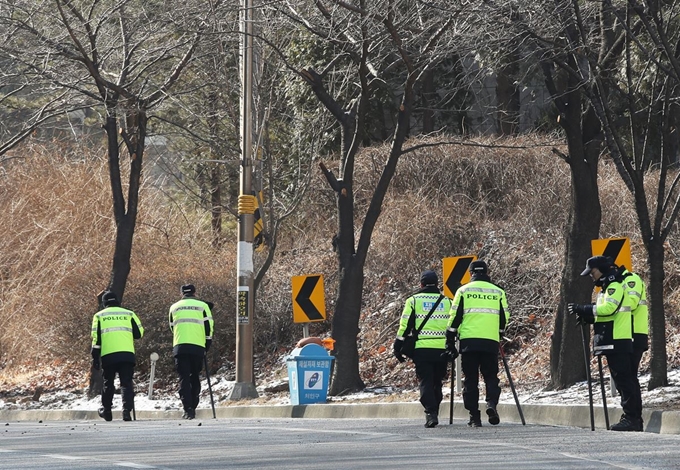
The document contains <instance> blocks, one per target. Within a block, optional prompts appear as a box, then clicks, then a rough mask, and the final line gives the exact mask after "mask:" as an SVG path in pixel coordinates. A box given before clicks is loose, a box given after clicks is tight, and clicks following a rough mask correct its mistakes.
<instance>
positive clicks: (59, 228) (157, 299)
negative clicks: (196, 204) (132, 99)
mask: <svg viewBox="0 0 680 470" xmlns="http://www.w3.org/2000/svg"><path fill="white" fill-rule="evenodd" d="M503 143H504V144H506V145H512V144H514V145H522V144H528V143H531V142H530V141H529V140H528V139H526V138H524V139H522V138H520V139H515V140H507V141H504V142H503ZM78 151H79V152H82V154H81V155H79V156H78V157H77V158H76V157H75V156H74V154H73V152H74V151H73V150H70V149H59V150H55V149H54V148H51V149H45V148H39V147H31V148H26V149H24V151H23V155H24V156H25V158H24V159H22V160H13V161H11V162H10V164H6V165H5V166H4V167H3V168H2V173H1V174H0V178H2V184H1V185H0V206H1V210H2V213H3V222H4V223H3V225H2V229H1V230H2V233H1V236H0V275H1V276H2V277H1V280H2V285H1V287H0V289H1V290H0V320H1V321H2V325H3V328H2V330H1V331H0V368H1V369H2V371H3V373H2V375H3V380H6V381H8V382H11V383H13V384H14V385H17V384H20V383H22V382H23V383H28V382H36V381H37V380H39V378H36V377H39V375H40V373H41V370H42V368H41V364H43V365H44V364H50V365H52V366H56V367H58V368H61V370H64V371H65V372H67V373H68V374H69V375H70V377H71V379H73V378H74V377H75V378H77V381H78V382H79V384H80V385H82V382H83V381H85V380H86V373H87V371H88V363H89V344H90V339H89V328H90V321H91V316H92V314H93V313H94V312H95V310H96V305H95V294H96V293H97V292H99V291H100V290H101V289H102V288H103V287H104V286H105V285H106V283H107V280H108V275H109V270H110V264H111V253H112V249H113V236H114V224H113V221H112V218H111V208H110V205H111V197H110V189H109V186H108V176H107V169H106V161H105V159H104V158H103V157H102V156H101V153H96V152H91V153H88V152H87V151H84V150H82V149H79V150H78ZM387 152H388V149H387V148H386V147H376V148H372V149H367V150H365V151H363V152H362V154H361V155H360V157H359V159H358V162H357V165H358V171H357V175H358V176H357V180H356V182H355V189H356V201H357V205H358V211H357V220H361V218H362V217H363V212H364V211H365V209H366V206H367V204H368V202H369V200H370V199H369V198H370V196H371V193H372V188H373V187H374V185H375V182H376V181H377V179H378V178H379V171H380V169H381V164H382V162H383V161H384V159H385V155H386V154H387ZM326 163H327V165H328V166H329V167H331V166H332V164H331V163H332V162H326ZM600 185H601V195H602V197H601V199H602V206H603V212H604V214H603V224H602V230H601V237H603V238H605V237H610V236H628V237H630V238H631V241H632V246H633V258H634V263H635V266H636V267H637V268H642V269H641V271H642V273H643V274H644V268H643V267H644V265H645V263H644V250H643V247H642V245H641V242H640V238H639V235H638V230H637V219H636V217H635V215H634V212H633V210H632V204H631V201H630V197H629V196H628V194H627V192H626V189H625V187H624V186H623V185H622V183H620V179H619V177H618V175H616V173H615V170H614V167H613V166H612V165H611V164H609V163H607V162H603V164H602V165H601V176H600ZM174 196H175V197H174V198H173V199H172V202H170V201H169V200H168V199H167V197H166V195H165V194H164V193H163V192H160V191H158V190H157V189H155V188H153V187H151V186H148V185H147V186H144V189H143V194H142V197H141V207H140V216H139V222H138V228H137V233H136V235H135V241H134V247H133V259H132V272H131V274H130V278H129V282H128V287H127V290H126V293H125V299H124V305H125V306H127V307H129V308H132V309H133V310H135V311H136V312H137V313H138V314H139V316H140V318H141V320H142V322H143V324H144V326H145V328H146V334H145V337H144V339H142V340H141V341H140V342H139V344H138V357H139V366H138V371H139V372H140V373H141V374H146V373H147V371H148V359H147V358H148V355H149V353H150V352H152V351H157V352H159V353H160V354H161V360H160V363H159V368H160V370H159V375H158V376H159V377H160V380H161V382H163V381H164V380H165V381H172V380H174V374H173V373H172V361H171V357H170V350H171V337H170V331H169V329H168V327H167V319H166V316H167V309H168V307H169V305H170V304H172V303H173V302H174V301H175V300H176V299H177V298H178V297H179V295H178V288H179V286H180V285H181V284H182V283H184V282H193V283H195V284H196V286H197V288H198V291H199V295H200V296H202V297H204V298H205V299H207V300H211V301H213V302H215V304H216V308H215V311H214V315H215V320H216V326H217V329H216V335H215V336H216V337H215V341H214V347H213V349H212V350H211V357H210V360H211V364H214V366H213V367H214V368H216V369H217V368H221V371H222V372H224V371H227V373H229V371H232V370H233V361H234V336H235V307H236V301H235V295H234V293H235V290H236V279H235V272H236V267H235V250H236V243H235V242H236V236H235V235H233V240H234V243H233V244H232V243H226V244H225V246H224V247H223V248H222V249H220V250H215V249H213V248H212V247H211V245H210V233H209V219H208V215H207V214H203V213H197V212H196V210H195V209H194V208H192V206H191V205H183V204H182V203H180V202H178V201H181V197H179V196H178V195H176V194H175V195H174ZM569 202H570V198H569V172H568V168H567V165H566V164H565V163H564V162H562V161H561V160H559V158H558V157H556V156H555V155H554V154H553V153H551V151H550V148H549V147H543V148H524V149H514V150H513V149H497V150H492V149H488V148H481V147H460V146H451V147H437V148H430V149H426V150H425V149H424V150H420V151H418V152H417V153H414V154H408V155H406V156H404V157H403V159H402V161H401V162H400V163H399V166H398V169H397V174H396V176H395V179H394V184H393V185H392V186H391V188H390V190H389V194H388V196H387V198H386V200H385V204H384V207H383V211H382V214H381V216H380V219H379V223H378V225H377V227H376V231H375V233H374V236H373V242H372V245H371V249H370V252H369V257H368V261H367V264H366V268H365V276H366V281H365V291H364V302H363V303H364V307H363V312H362V320H361V324H360V327H361V332H360V334H359V341H360V345H361V349H360V355H361V370H362V376H363V378H364V380H365V381H366V383H367V384H370V385H380V384H391V385H408V386H412V385H413V374H411V373H410V371H406V369H405V368H403V367H401V366H400V367H397V368H395V361H394V360H393V359H392V358H391V343H392V340H393V337H394V333H395V331H396V323H395V322H396V321H397V318H398V316H399V315H400V313H401V308H402V302H403V300H404V298H405V297H406V296H407V295H408V294H410V293H411V292H412V291H413V290H415V289H416V288H417V283H418V279H419V273H420V272H421V271H422V270H424V269H428V268H432V269H435V270H436V271H437V272H438V273H439V274H440V275H441V259H442V258H443V257H448V256H460V255H468V254H475V255H478V256H483V257H484V258H485V259H486V260H487V261H488V262H489V266H490V269H491V274H492V277H493V279H494V281H495V282H498V283H499V284H501V285H503V286H504V287H505V288H506V290H507V292H508V297H509V302H510V309H511V312H512V315H513V320H512V323H511V325H510V327H509V328H508V332H507V334H508V336H510V337H511V338H513V343H512V352H513V358H512V362H513V368H514V373H516V374H517V380H521V381H525V382H532V381H533V382H540V381H544V380H546V379H547V374H548V354H549V349H550V332H551V330H552V324H553V321H554V314H555V308H556V306H557V303H558V301H559V299H558V295H559V282H560V276H561V269H562V257H563V250H564V240H563V233H564V225H565V222H566V218H567V210H568V205H569ZM303 209H304V210H303V211H302V212H301V213H299V214H297V215H296V216H295V217H293V218H292V219H291V220H290V221H288V222H287V224H286V225H285V227H284V230H283V232H282V234H281V237H280V240H279V251H278V253H277V256H276V259H275V263H274V265H273V266H272V268H271V269H270V271H269V273H268V275H267V276H266V278H265V280H264V281H263V284H262V286H261V288H260V290H259V292H258V297H257V304H256V323H255V350H256V361H255V363H256V364H255V365H256V373H257V376H258V377H259V378H262V377H264V376H267V375H271V374H278V375H280V374H281V367H282V365H283V361H282V360H281V356H282V354H284V353H287V352H288V351H290V349H291V348H292V347H293V345H294V343H295V342H296V341H297V339H299V337H300V336H301V332H302V328H301V325H295V324H293V323H292V306H291V292H290V277H291V276H294V275H302V274H316V273H318V274H323V275H324V278H325V288H326V310H327V313H328V316H329V317H330V316H331V315H332V311H333V306H334V303H335V301H336V290H335V289H336V283H337V275H336V270H337V269H336V262H335V254H334V252H333V249H332V245H331V240H332V237H333V234H334V233H335V230H336V225H337V222H336V219H335V215H334V212H335V201H334V197H333V194H332V192H331V191H330V190H329V189H328V187H327V184H326V182H325V181H324V180H323V179H322V178H321V177H319V178H315V180H314V181H313V185H312V188H311V190H310V192H309V194H308V199H307V201H306V203H305V204H304V206H303ZM357 227H359V225H357ZM357 235H358V231H357ZM679 245H680V236H679V235H678V234H677V233H674V234H673V236H672V239H671V240H669V243H668V252H667V270H666V272H667V280H666V283H667V285H666V292H667V306H666V307H667V316H668V324H669V332H668V338H669V347H668V351H669V363H670V364H671V365H672V366H678V365H680V358H679V357H678V354H677V353H676V351H678V350H679V348H678V342H679V341H678V337H679V335H677V331H678V328H679V327H680V320H678V317H677V313H676V312H677V310H678V305H680V274H679V273H680V269H679V265H678V261H677V256H676V255H675V254H676V253H678V251H679ZM257 256H258V257H259V256H261V255H257ZM258 262H261V260H259V259H256V265H257V263H258ZM329 327H330V321H329V320H326V321H325V322H321V323H317V324H312V325H311V326H310V330H311V333H312V334H313V335H325V334H327V333H328V331H329ZM12 376H13V377H15V379H13V380H12V379H11V377H12ZM55 383H56V380H55ZM55 386H56V385H55Z"/></svg>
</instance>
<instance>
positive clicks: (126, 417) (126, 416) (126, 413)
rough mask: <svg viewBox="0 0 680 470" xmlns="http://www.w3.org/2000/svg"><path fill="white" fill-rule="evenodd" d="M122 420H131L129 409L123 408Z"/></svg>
mask: <svg viewBox="0 0 680 470" xmlns="http://www.w3.org/2000/svg"><path fill="white" fill-rule="evenodd" d="M123 421H132V416H130V410H123Z"/></svg>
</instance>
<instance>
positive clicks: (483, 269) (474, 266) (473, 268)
mask: <svg viewBox="0 0 680 470" xmlns="http://www.w3.org/2000/svg"><path fill="white" fill-rule="evenodd" d="M488 272H489V267H488V266H487V265H486V263H485V262H484V261H482V260H477V261H473V262H472V263H470V273H471V274H487V273H488Z"/></svg>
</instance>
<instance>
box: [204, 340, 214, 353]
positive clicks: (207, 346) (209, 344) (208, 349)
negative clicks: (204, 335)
mask: <svg viewBox="0 0 680 470" xmlns="http://www.w3.org/2000/svg"><path fill="white" fill-rule="evenodd" d="M210 346H212V340H211V339H206V340H205V352H208V351H210Z"/></svg>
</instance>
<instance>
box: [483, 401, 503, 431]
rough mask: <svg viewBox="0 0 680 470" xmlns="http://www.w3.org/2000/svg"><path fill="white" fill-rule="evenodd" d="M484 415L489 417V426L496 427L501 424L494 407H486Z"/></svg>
mask: <svg viewBox="0 0 680 470" xmlns="http://www.w3.org/2000/svg"><path fill="white" fill-rule="evenodd" d="M486 415H487V416H488V417H489V424H492V425H494V426H495V425H497V424H498V423H500V422H501V418H500V417H499V416H498V411H496V407H495V406H494V405H487V406H486Z"/></svg>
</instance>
